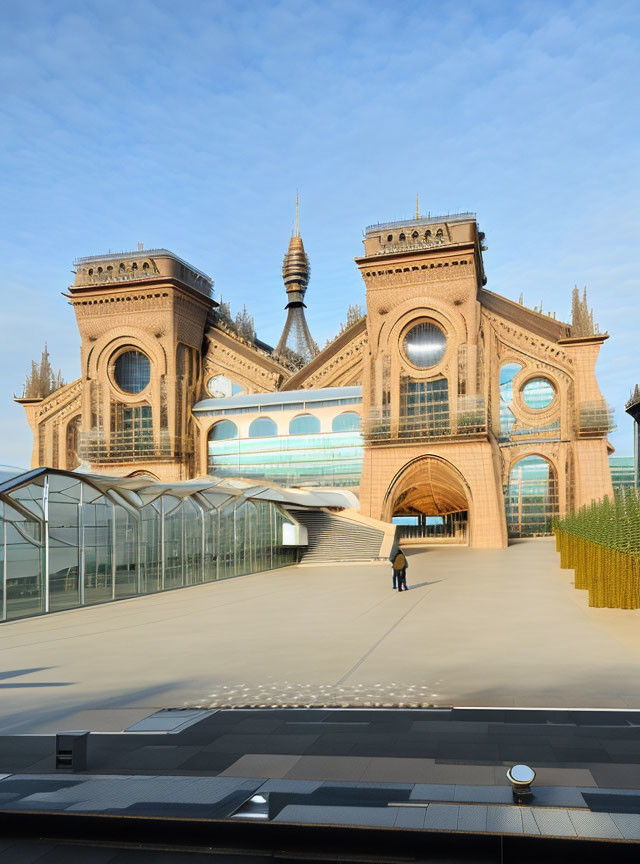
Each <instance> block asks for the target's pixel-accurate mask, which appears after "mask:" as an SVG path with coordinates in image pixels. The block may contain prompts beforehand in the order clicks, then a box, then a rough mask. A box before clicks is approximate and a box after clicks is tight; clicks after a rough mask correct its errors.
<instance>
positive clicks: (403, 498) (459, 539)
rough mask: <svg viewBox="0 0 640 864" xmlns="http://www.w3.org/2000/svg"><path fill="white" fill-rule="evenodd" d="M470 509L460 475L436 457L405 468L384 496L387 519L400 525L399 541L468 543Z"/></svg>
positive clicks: (423, 459) (417, 460)
mask: <svg viewBox="0 0 640 864" xmlns="http://www.w3.org/2000/svg"><path fill="white" fill-rule="evenodd" d="M469 506H470V500H469V491H468V488H467V485H466V483H465V481H464V479H463V477H462V475H461V474H460V472H459V471H458V470H457V468H454V466H453V465H452V464H451V463H450V462H447V461H446V460H445V459H441V458H440V457H438V456H423V457H420V458H419V459H416V460H415V461H413V462H410V463H409V464H408V465H406V466H405V467H404V468H403V469H402V470H401V471H400V472H399V473H398V474H397V475H396V477H395V478H394V480H393V482H392V483H391V485H390V487H389V489H388V491H387V494H386V496H385V513H386V518H387V520H388V521H393V522H395V523H396V524H397V525H398V526H399V532H398V533H399V537H400V539H401V540H407V541H409V540H410V541H414V542H424V543H431V542H433V543H460V544H465V543H467V542H468V539H469V530H468V529H469Z"/></svg>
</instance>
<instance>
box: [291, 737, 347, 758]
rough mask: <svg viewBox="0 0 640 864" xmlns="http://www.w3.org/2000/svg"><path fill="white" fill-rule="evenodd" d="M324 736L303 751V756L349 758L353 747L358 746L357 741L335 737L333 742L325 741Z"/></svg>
mask: <svg viewBox="0 0 640 864" xmlns="http://www.w3.org/2000/svg"><path fill="white" fill-rule="evenodd" d="M325 738H326V736H325V735H322V736H321V737H320V738H318V740H317V741H314V742H313V744H312V745H311V747H309V748H308V749H307V750H306V751H305V754H304V755H305V756H351V755H352V750H353V749H354V747H357V746H358V743H357V741H351V740H346V741H344V740H341V739H340V738H339V737H337V738H336V739H335V740H331V741H326V740H325Z"/></svg>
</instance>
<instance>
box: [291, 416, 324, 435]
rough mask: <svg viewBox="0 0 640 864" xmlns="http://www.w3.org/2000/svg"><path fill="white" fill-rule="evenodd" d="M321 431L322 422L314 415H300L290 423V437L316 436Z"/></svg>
mask: <svg viewBox="0 0 640 864" xmlns="http://www.w3.org/2000/svg"><path fill="white" fill-rule="evenodd" d="M319 431H320V420H319V419H318V418H317V417H314V415H313V414H298V416H297V417H294V418H293V420H292V421H291V423H289V435H316V434H317V433H318V432H319Z"/></svg>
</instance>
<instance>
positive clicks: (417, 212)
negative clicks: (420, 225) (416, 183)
mask: <svg viewBox="0 0 640 864" xmlns="http://www.w3.org/2000/svg"><path fill="white" fill-rule="evenodd" d="M419 218H420V200H419V193H418V192H416V219H419Z"/></svg>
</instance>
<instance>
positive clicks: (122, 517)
mask: <svg viewBox="0 0 640 864" xmlns="http://www.w3.org/2000/svg"><path fill="white" fill-rule="evenodd" d="M114 515H115V531H116V542H115V552H116V597H131V596H132V595H133V594H137V593H138V566H137V565H138V523H137V520H136V519H135V517H134V516H133V515H132V514H131V513H129V511H128V510H125V508H124V507H120V506H119V505H118V504H116V505H115V507H114Z"/></svg>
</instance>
